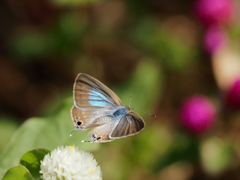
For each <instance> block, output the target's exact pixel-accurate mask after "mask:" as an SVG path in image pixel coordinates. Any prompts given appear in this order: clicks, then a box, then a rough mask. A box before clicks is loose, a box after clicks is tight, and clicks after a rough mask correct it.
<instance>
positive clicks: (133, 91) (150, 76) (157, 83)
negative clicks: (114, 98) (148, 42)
mask: <svg viewBox="0 0 240 180" xmlns="http://www.w3.org/2000/svg"><path fill="white" fill-rule="evenodd" d="M162 81H163V77H162V73H161V68H160V66H159V65H158V64H156V63H155V62H154V60H153V59H151V58H143V59H142V61H141V62H140V63H139V65H138V66H137V68H136V69H135V71H134V72H133V74H132V77H130V79H129V80H128V81H127V82H126V83H124V84H122V85H120V86H119V87H118V88H115V89H114V92H116V94H117V95H118V96H119V97H120V99H121V100H122V102H123V104H124V105H125V106H128V105H129V100H130V96H131V95H132V97H133V99H132V104H131V107H132V108H136V109H139V110H142V111H148V110H149V109H151V108H152V107H154V106H155V104H156V103H157V101H156V99H158V98H159V97H160V96H161V92H162V90H161V89H162ZM143 101H144V103H140V102H143Z"/></svg>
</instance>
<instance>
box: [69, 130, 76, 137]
mask: <svg viewBox="0 0 240 180" xmlns="http://www.w3.org/2000/svg"><path fill="white" fill-rule="evenodd" d="M75 130H77V129H76V128H74V129H73V131H72V132H71V134H70V137H71V136H72V135H73V133H74V131H75Z"/></svg>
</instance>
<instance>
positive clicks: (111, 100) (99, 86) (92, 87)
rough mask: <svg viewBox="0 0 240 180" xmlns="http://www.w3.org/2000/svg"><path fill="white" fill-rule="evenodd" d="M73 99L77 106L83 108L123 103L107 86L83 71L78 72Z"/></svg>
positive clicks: (89, 108)
mask: <svg viewBox="0 0 240 180" xmlns="http://www.w3.org/2000/svg"><path fill="white" fill-rule="evenodd" d="M73 99H74V104H75V106H76V107H78V108H80V109H83V110H93V109H94V110H99V109H102V108H110V107H115V106H121V105H122V102H121V100H120V99H119V98H118V96H117V95H116V94H115V93H114V92H113V91H111V90H110V89H109V88H108V87H107V86H105V85H104V84H103V83H101V82H100V81H98V80H97V79H95V78H93V77H91V76H89V75H87V74H83V73H80V74H78V76H77V78H76V80H75V83H74V87H73Z"/></svg>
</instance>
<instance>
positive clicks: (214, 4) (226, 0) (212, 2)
mask: <svg viewBox="0 0 240 180" xmlns="http://www.w3.org/2000/svg"><path fill="white" fill-rule="evenodd" d="M194 11H195V14H196V16H197V17H198V18H199V19H200V20H201V21H202V22H203V23H204V24H206V25H209V24H225V23H227V22H229V21H230V20H231V19H232V16H233V13H234V3H233V0H197V1H196V2H195V6H194Z"/></svg>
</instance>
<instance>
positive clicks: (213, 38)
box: [204, 25, 227, 54]
mask: <svg viewBox="0 0 240 180" xmlns="http://www.w3.org/2000/svg"><path fill="white" fill-rule="evenodd" d="M226 41H227V36H226V33H225V32H224V31H223V30H222V28H221V27H219V26H214V25H212V26H209V27H208V28H207V31H206V34H205V39H204V45H205V48H206V50H207V51H208V52H209V53H210V54H214V53H215V52H216V51H217V50H218V49H220V47H222V46H223V45H224V44H226Z"/></svg>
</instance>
